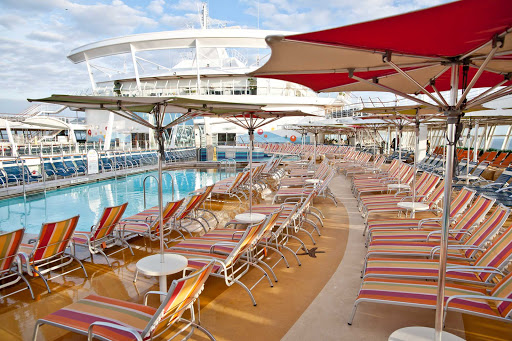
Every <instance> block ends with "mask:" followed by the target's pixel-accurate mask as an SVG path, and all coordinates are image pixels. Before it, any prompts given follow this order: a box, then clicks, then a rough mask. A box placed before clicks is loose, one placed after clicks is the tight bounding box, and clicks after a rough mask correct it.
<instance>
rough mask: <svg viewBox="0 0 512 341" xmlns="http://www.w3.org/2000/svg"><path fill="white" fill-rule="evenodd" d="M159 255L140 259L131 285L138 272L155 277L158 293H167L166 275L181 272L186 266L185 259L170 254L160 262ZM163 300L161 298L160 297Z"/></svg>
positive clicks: (186, 261) (135, 280) (135, 279)
mask: <svg viewBox="0 0 512 341" xmlns="http://www.w3.org/2000/svg"><path fill="white" fill-rule="evenodd" d="M160 257H161V255H160V254H157V255H151V256H147V257H144V258H142V259H140V260H139V261H138V262H137V265H136V266H137V270H136V271H135V277H134V279H133V283H135V282H137V274H138V273H139V272H140V273H142V274H144V275H147V276H157V277H158V281H159V284H160V291H162V292H165V293H166V292H167V290H168V288H167V275H172V274H175V273H177V272H180V271H182V270H183V269H185V268H186V267H187V265H188V260H187V258H186V257H183V256H180V255H175V254H172V253H166V254H164V262H163V263H161V262H160ZM160 299H163V297H160Z"/></svg>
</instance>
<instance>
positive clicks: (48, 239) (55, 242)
mask: <svg viewBox="0 0 512 341" xmlns="http://www.w3.org/2000/svg"><path fill="white" fill-rule="evenodd" d="M79 217H80V216H78V215H77V216H74V217H72V218H69V219H66V220H61V221H57V222H54V223H44V224H43V227H42V228H41V232H40V233H39V238H38V239H37V242H36V243H35V245H34V248H33V249H32V252H31V253H30V260H31V261H32V262H37V261H41V260H45V259H48V258H50V257H53V256H56V255H58V254H61V253H63V252H64V251H65V250H66V248H67V247H68V245H69V242H70V241H71V237H72V236H73V232H75V228H76V224H77V223H78V218H79Z"/></svg>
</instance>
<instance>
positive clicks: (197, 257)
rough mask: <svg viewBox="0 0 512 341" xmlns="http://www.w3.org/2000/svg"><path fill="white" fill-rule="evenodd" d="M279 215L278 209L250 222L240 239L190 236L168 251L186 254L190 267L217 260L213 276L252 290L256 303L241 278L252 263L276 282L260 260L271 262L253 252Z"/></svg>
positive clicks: (228, 284) (229, 284) (199, 266)
mask: <svg viewBox="0 0 512 341" xmlns="http://www.w3.org/2000/svg"><path fill="white" fill-rule="evenodd" d="M278 215H279V213H278V212H276V213H274V214H272V215H270V216H268V217H267V218H266V219H265V220H263V221H262V222H260V223H258V224H254V225H250V226H248V227H247V229H246V230H245V232H244V233H243V234H242V236H241V237H240V239H239V240H238V241H236V239H234V238H230V239H228V240H208V239H202V238H189V239H187V240H186V241H183V242H180V243H178V244H176V245H173V246H172V247H171V248H169V249H167V250H165V251H166V252H169V253H174V254H179V255H182V256H185V257H187V259H188V267H191V268H201V267H203V266H204V265H205V264H206V263H208V262H210V261H212V260H214V261H215V265H214V268H213V272H212V276H216V277H221V278H223V279H224V281H225V283H226V285H227V286H231V285H233V284H235V283H236V284H238V285H240V286H241V287H242V288H243V289H244V290H245V291H246V292H247V293H248V294H249V297H250V298H251V301H252V303H253V305H256V300H255V299H254V296H253V294H252V292H251V290H250V289H249V288H248V287H247V286H245V284H243V283H242V282H241V281H240V278H241V277H243V275H244V274H246V273H247V272H248V271H249V268H250V267H251V266H252V267H255V268H257V269H258V270H260V271H261V272H262V273H263V274H264V276H265V277H266V278H267V279H268V281H269V284H270V286H271V287H272V286H273V284H272V281H271V280H270V277H269V275H268V274H267V273H266V272H265V270H263V268H261V267H260V266H259V265H258V263H259V264H262V265H263V266H266V267H267V268H268V265H266V264H265V263H263V262H262V261H261V260H259V259H257V258H254V257H252V254H253V251H254V248H255V247H256V245H257V244H258V243H259V241H260V239H261V238H262V237H263V236H264V234H265V233H266V232H267V231H270V230H271V229H272V228H273V227H274V224H275V221H276V220H277V217H278Z"/></svg>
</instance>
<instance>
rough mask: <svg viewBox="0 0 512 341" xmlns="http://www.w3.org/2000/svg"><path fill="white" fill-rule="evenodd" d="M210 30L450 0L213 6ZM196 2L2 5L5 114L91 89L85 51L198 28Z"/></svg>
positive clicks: (333, 19)
mask: <svg viewBox="0 0 512 341" xmlns="http://www.w3.org/2000/svg"><path fill="white" fill-rule="evenodd" d="M207 2H208V5H209V14H210V17H211V19H210V26H212V27H222V26H238V27H241V28H258V27H259V28H261V29H272V30H287V31H294V32H308V31H313V30H319V29H326V28H332V27H337V26H343V25H347V24H351V23H356V22H361V21H366V20H371V19H376V18H381V17H386V16H390V15H394V14H399V13H404V12H409V11H412V10H416V9H421V8H425V7H430V6H434V5H437V4H440V3H445V2H448V1H447V0H259V1H258V0H209V1H207ZM199 7H200V2H199V1H195V0H124V1H122V0H111V1H104V0H95V1H86V0H1V1H0V113H11V114H14V113H18V112H21V111H23V110H24V109H25V108H27V107H28V106H29V105H30V104H29V103H28V102H27V101H26V98H40V97H46V96H49V95H51V94H54V93H55V94H56V93H60V94H74V93H78V92H79V91H81V90H83V89H86V88H89V87H90V82H89V78H88V75H87V71H86V67H85V64H84V63H82V64H76V65H75V64H73V63H72V62H71V61H69V60H68V59H67V58H66V56H67V55H68V54H69V52H70V51H71V50H72V49H74V48H76V47H79V46H82V45H84V44H87V43H92V42H96V41H99V40H103V39H107V38H112V37H119V36H124V35H129V34H137V33H145V32H156V31H168V30H178V29H186V28H190V27H195V28H199V22H198V10H199Z"/></svg>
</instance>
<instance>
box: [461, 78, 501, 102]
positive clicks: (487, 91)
mask: <svg viewBox="0 0 512 341" xmlns="http://www.w3.org/2000/svg"><path fill="white" fill-rule="evenodd" d="M506 82H507V80H506V79H504V80H502V81H501V82H499V83H498V84H496V85H494V86H493V87H491V88H489V89H487V90H485V91H484V92H482V93H481V94H480V95H478V96H476V97H474V98H472V99H471V100H469V101H468V103H466V104H472V103H473V102H476V101H478V100H479V99H480V98H482V97H483V96H485V95H487V94H488V93H490V92H491V91H493V90H495V89H496V88H497V87H499V86H502V85H503V84H505V83H506Z"/></svg>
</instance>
